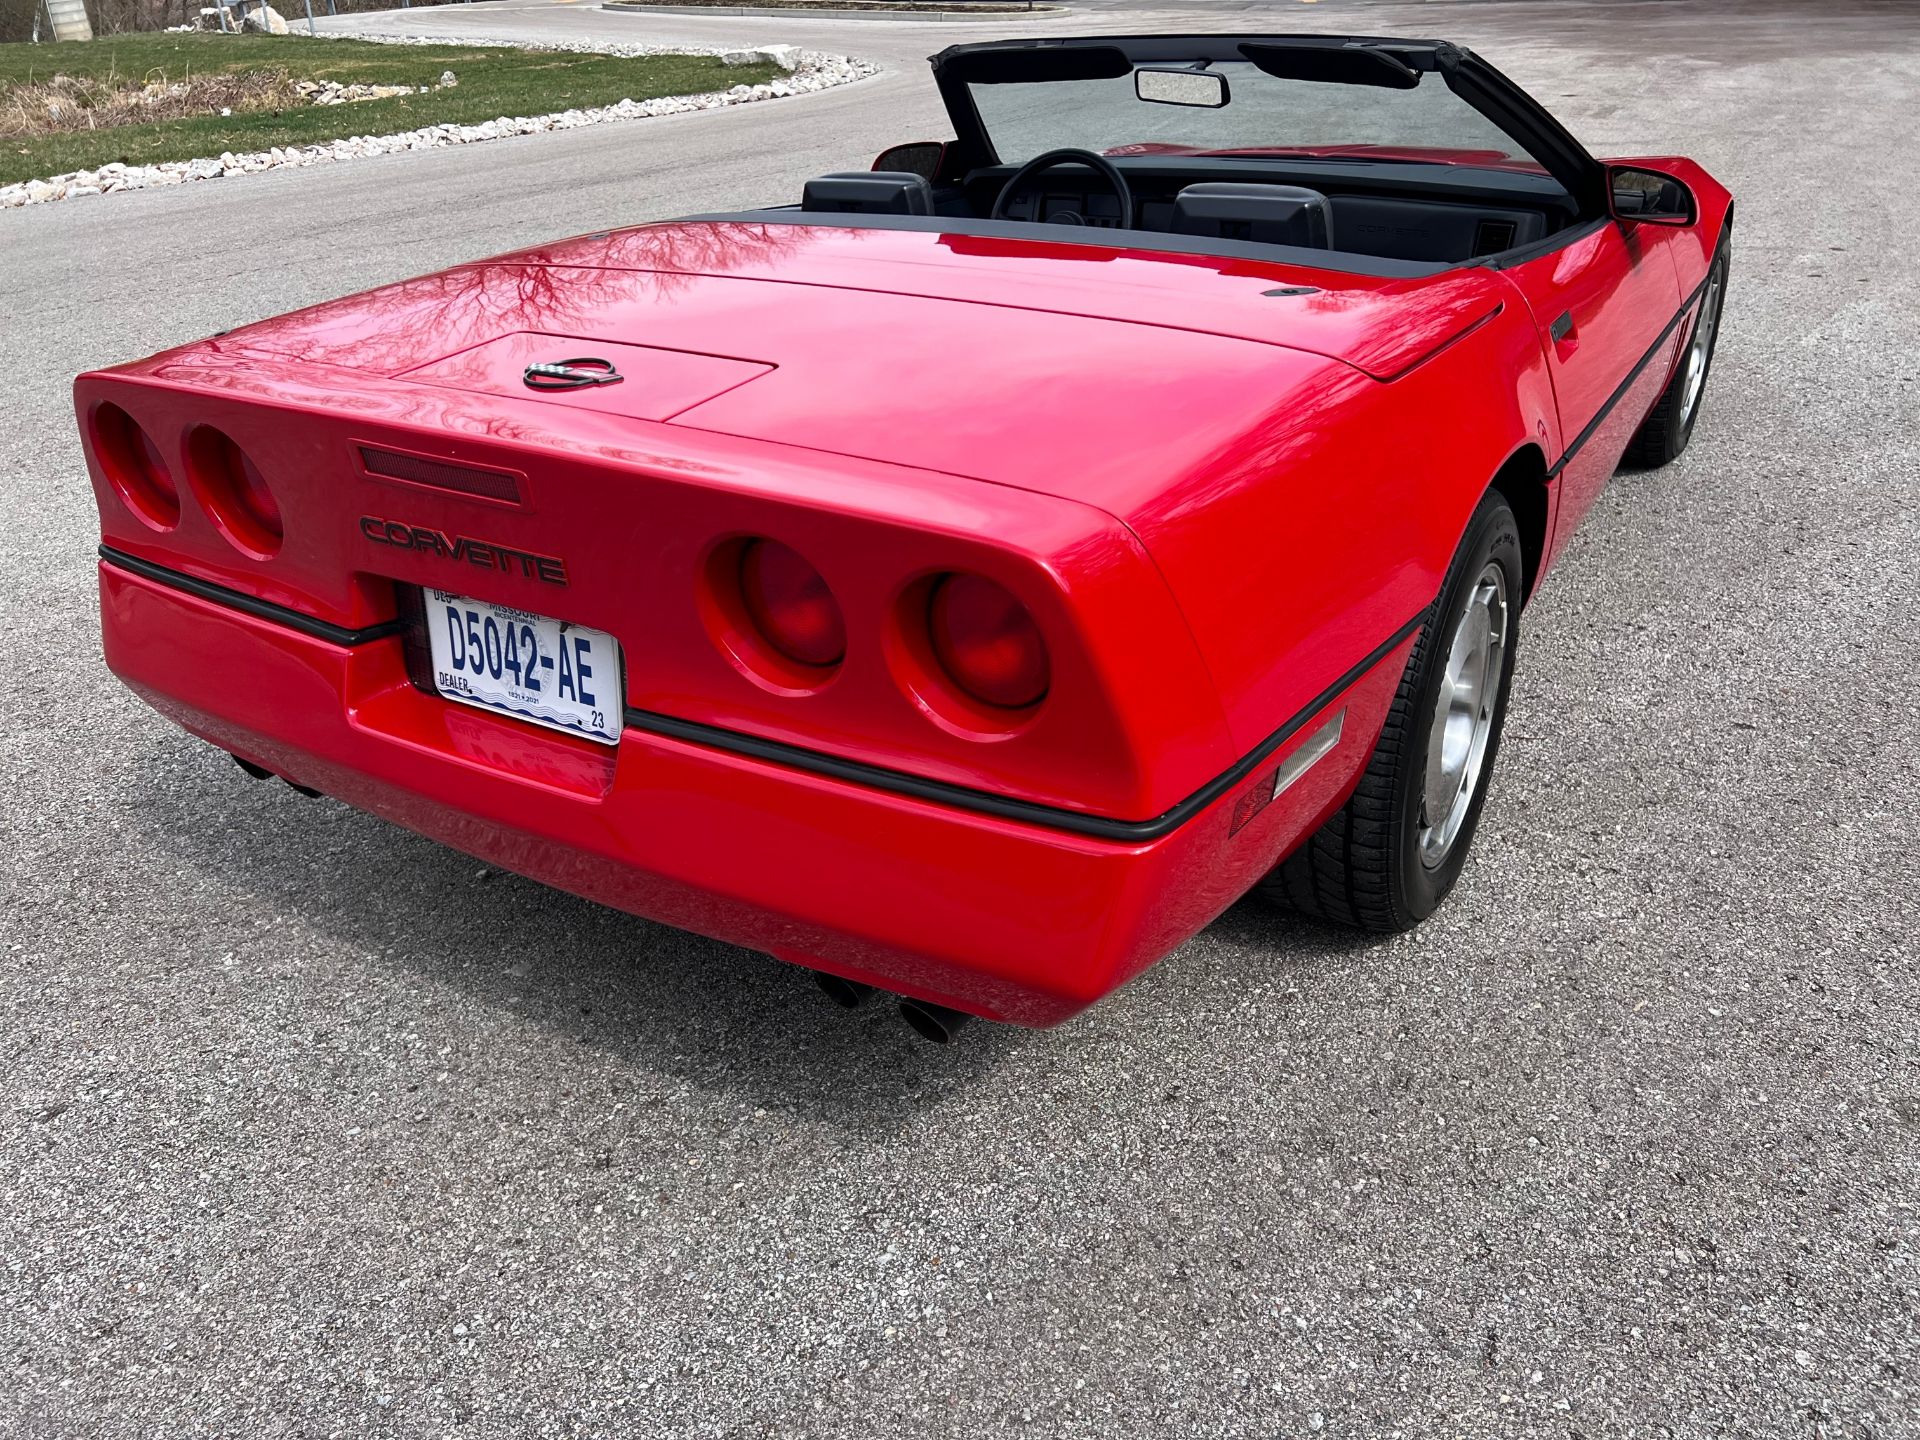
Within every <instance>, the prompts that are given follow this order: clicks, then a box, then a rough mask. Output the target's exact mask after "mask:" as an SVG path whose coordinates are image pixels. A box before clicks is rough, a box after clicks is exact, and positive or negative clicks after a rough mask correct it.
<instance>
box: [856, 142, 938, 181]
mask: <svg viewBox="0 0 1920 1440" xmlns="http://www.w3.org/2000/svg"><path fill="white" fill-rule="evenodd" d="M946 158H947V143H946V141H944V140H915V141H914V142H913V143H912V144H910V145H895V146H893V147H891V148H890V149H886V150H882V151H881V152H880V153H879V155H878V156H876V157H875V159H874V162H873V165H872V166H871V167H870V168H872V169H875V170H901V171H905V172H906V173H907V174H909V175H918V176H919V177H920V178H921V179H923V180H926V181H928V182H929V183H931V182H932V181H935V180H938V179H939V178H940V162H941V161H942V160H944V159H946Z"/></svg>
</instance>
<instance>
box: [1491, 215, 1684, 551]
mask: <svg viewBox="0 0 1920 1440" xmlns="http://www.w3.org/2000/svg"><path fill="white" fill-rule="evenodd" d="M1671 238H1672V232H1671V231H1670V230H1663V229H1662V228H1660V227H1657V226H1651V225H1633V224H1631V223H1629V222H1624V221H1619V220H1605V221H1601V222H1598V223H1597V224H1595V225H1594V226H1593V227H1592V228H1591V229H1590V230H1589V231H1588V232H1587V233H1585V234H1582V235H1580V236H1579V237H1578V238H1577V239H1575V240H1573V241H1571V242H1570V243H1568V244H1566V245H1564V246H1562V247H1561V248H1559V249H1557V250H1553V251H1550V252H1549V253H1547V254H1545V255H1540V256H1537V257H1535V258H1534V259H1531V260H1528V261H1525V262H1524V263H1522V264H1519V265H1515V266H1513V267H1512V268H1511V269H1509V270H1508V271H1507V272H1506V274H1507V278H1508V279H1509V280H1511V281H1512V282H1513V283H1514V285H1515V286H1517V287H1518V288H1519V290H1520V292H1521V294H1522V295H1524V296H1525V297H1526V300H1527V304H1528V305H1529V306H1530V307H1531V309H1532V311H1533V321H1534V324H1535V326H1536V327H1537V328H1538V330H1539V332H1540V345H1541V349H1542V351H1543V353H1544V354H1545V355H1546V359H1547V370H1548V373H1549V374H1550V375H1551V377H1552V379H1553V393H1554V400H1555V403H1556V405H1557V406H1558V408H1559V413H1560V434H1561V436H1562V441H1563V446H1564V448H1563V449H1562V451H1561V454H1560V455H1559V456H1556V457H1551V458H1550V463H1551V464H1558V465H1561V466H1562V467H1563V468H1561V469H1560V472H1559V476H1558V479H1557V481H1556V485H1557V488H1558V491H1559V495H1558V500H1557V503H1556V504H1555V506H1554V522H1553V535H1552V537H1551V540H1550V543H1549V545H1548V554H1547V557H1546V558H1547V559H1549V560H1550V559H1551V558H1552V556H1553V555H1554V554H1555V553H1557V552H1558V551H1559V550H1560V548H1561V547H1562V546H1563V545H1564V544H1565V543H1566V541H1567V538H1568V537H1569V536H1570V535H1572V534H1573V531H1574V528H1575V527H1576V526H1578V525H1579V523H1580V521H1581V519H1582V518H1583V517H1584V516H1585V515H1586V513H1587V511H1588V510H1590V509H1591V508H1592V507H1593V502H1594V501H1595V500H1596V499H1598V498H1599V495H1600V492H1601V490H1602V489H1604V488H1605V487H1606V483H1607V478H1608V477H1609V476H1610V475H1612V474H1613V471H1614V468H1615V467H1616V466H1617V465H1618V464H1619V463H1620V456H1621V455H1622V453H1623V452H1624V451H1625V450H1626V448H1627V443H1628V441H1630V440H1631V439H1632V438H1633V432H1634V430H1635V428H1636V427H1637V426H1638V425H1639V423H1640V420H1641V418H1642V417H1643V416H1644V415H1645V414H1646V412H1647V410H1648V409H1649V408H1650V407H1651V406H1652V404H1653V401H1654V399H1655V397H1657V396H1658V395H1659V393H1660V389H1661V387H1662V386H1663V385H1665V384H1666V382H1667V375H1668V372H1669V370H1670V368H1671V365H1672V360H1673V356H1672V346H1670V345H1668V344H1665V343H1663V340H1662V337H1663V335H1664V334H1665V332H1666V330H1667V326H1668V322H1670V321H1671V320H1672V319H1673V316H1674V312H1675V311H1676V310H1677V309H1678V308H1679V306H1680V284H1679V278H1678V275H1677V273H1676V271H1675V267H1674V263H1673V255H1672V251H1671V249H1670V244H1671ZM1650 352H1656V353H1651V355H1650ZM1643 360H1644V361H1645V362H1646V363H1645V365H1644V366H1642V364H1641V362H1642V361H1643ZM1636 367H1638V373H1636ZM1543 568H1544V567H1543Z"/></svg>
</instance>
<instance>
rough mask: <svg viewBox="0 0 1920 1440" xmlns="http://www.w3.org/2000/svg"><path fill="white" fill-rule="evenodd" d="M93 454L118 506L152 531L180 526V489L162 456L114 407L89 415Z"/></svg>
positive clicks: (124, 415)
mask: <svg viewBox="0 0 1920 1440" xmlns="http://www.w3.org/2000/svg"><path fill="white" fill-rule="evenodd" d="M93 451H94V454H95V455H96V456H98V457H99V460H100V468H101V469H102V470H103V471H105V472H106V476H107V480H108V482H109V483H110V484H111V485H112V486H113V488H114V492H115V493H116V494H118V495H119V497H120V500H121V503H122V504H124V505H125V506H126V507H127V509H129V510H131V511H132V512H133V513H134V514H135V515H136V516H138V517H139V518H140V520H141V521H143V522H144V523H145V524H147V525H149V526H151V527H152V528H153V529H155V530H171V529H173V528H174V526H176V525H178V524H179V523H180V488H179V486H177V485H175V484H174V480H173V471H172V469H171V468H170V467H169V466H168V464H167V460H166V456H165V455H163V454H162V453H161V451H160V447H159V446H158V445H156V444H154V442H153V437H152V436H150V435H148V434H147V432H146V431H144V430H142V429H141V428H140V426H139V425H138V424H137V423H136V422H135V421H134V418H133V417H132V416H131V415H129V414H127V412H126V411H124V410H122V409H121V408H120V407H119V406H118V405H111V404H106V405H101V406H100V407H99V408H98V409H97V410H95V411H94V412H93Z"/></svg>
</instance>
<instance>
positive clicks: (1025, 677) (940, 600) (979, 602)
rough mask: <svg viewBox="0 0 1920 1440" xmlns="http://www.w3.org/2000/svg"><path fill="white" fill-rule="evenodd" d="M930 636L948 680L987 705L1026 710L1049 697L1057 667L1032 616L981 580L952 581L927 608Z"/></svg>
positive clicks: (934, 595) (951, 578) (1008, 595)
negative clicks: (1051, 661)
mask: <svg viewBox="0 0 1920 1440" xmlns="http://www.w3.org/2000/svg"><path fill="white" fill-rule="evenodd" d="M927 634H928V638H929V639H930V640H931V642H932V644H933V653H934V657H935V658H936V659H937V660H938V661H939V662H940V667H941V669H943V670H945V671H946V673H947V676H948V678H949V679H951V680H952V681H953V683H954V684H955V685H957V686H959V687H960V689H961V690H963V691H965V692H966V694H968V695H969V696H971V697H972V698H973V699H975V700H977V701H979V702H980V703H981V704H983V705H992V706H995V707H996V708H999V709H1003V710H1024V709H1027V708H1028V707H1030V706H1033V705H1037V704H1039V703H1040V701H1041V700H1042V699H1044V698H1045V697H1046V693H1047V685H1048V683H1049V681H1050V679H1051V675H1052V667H1051V665H1050V663H1049V661H1048V659H1047V642H1046V641H1045V640H1044V639H1043V638H1042V637H1041V634H1040V627H1039V625H1038V624H1037V623H1036V622H1035V621H1034V618H1033V613H1032V612H1031V611H1029V610H1028V609H1027V607H1026V606H1024V605H1022V604H1021V603H1020V602H1019V601H1018V600H1016V599H1015V598H1014V597H1013V595H1012V594H1011V593H1009V592H1008V591H1007V589H1006V588H1005V587H1004V586H1002V585H998V584H996V583H994V582H993V581H991V580H988V579H986V578H985V577H984V576H980V575H948V576H945V577H944V578H943V579H941V580H940V582H939V583H938V584H937V585H935V586H934V589H933V593H932V596H931V598H930V599H929V601H928V604H927Z"/></svg>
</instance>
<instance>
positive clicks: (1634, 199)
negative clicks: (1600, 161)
mask: <svg viewBox="0 0 1920 1440" xmlns="http://www.w3.org/2000/svg"><path fill="white" fill-rule="evenodd" d="M1607 196H1608V201H1609V205H1610V208H1611V209H1612V211H1613V218H1614V219H1616V220H1631V221H1633V222H1634V223H1636V224H1639V225H1691V224H1693V222H1694V221H1695V220H1697V219H1698V218H1699V216H1700V209H1699V207H1698V206H1697V205H1695V204H1694V202H1693V192H1692V191H1691V190H1689V189H1688V188H1687V187H1686V186H1685V185H1683V184H1681V183H1680V182H1679V181H1678V180H1676V179H1674V178H1673V176H1671V175H1662V174H1661V173H1660V172H1659V171H1658V170H1641V169H1639V168H1637V167H1635V166H1632V165H1609V166H1608V167H1607Z"/></svg>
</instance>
